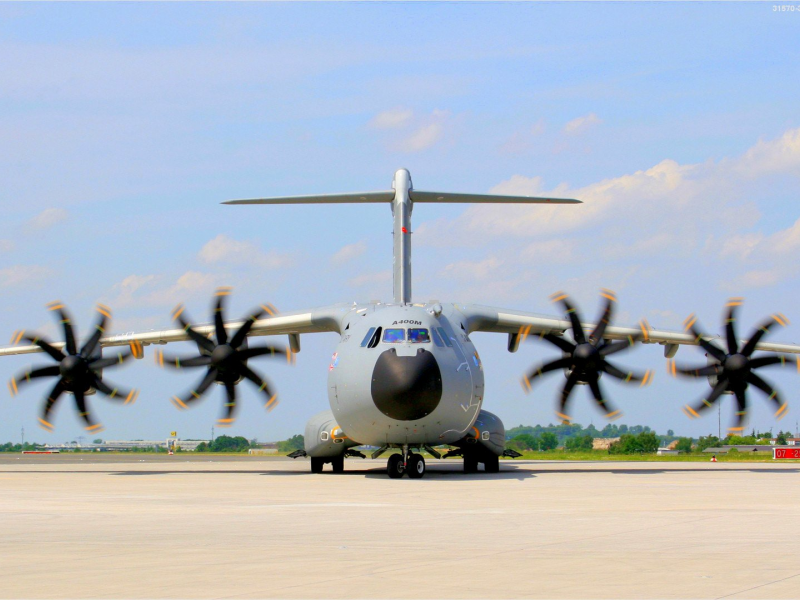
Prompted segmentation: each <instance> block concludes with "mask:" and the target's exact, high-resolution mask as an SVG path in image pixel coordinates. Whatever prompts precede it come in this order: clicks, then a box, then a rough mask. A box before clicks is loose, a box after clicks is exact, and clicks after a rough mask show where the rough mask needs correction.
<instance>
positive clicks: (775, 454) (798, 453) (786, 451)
mask: <svg viewBox="0 0 800 600" xmlns="http://www.w3.org/2000/svg"><path fill="white" fill-rule="evenodd" d="M772 458H775V459H786V458H795V459H800V447H798V448H773V449H772Z"/></svg>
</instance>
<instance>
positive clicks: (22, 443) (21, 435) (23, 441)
mask: <svg viewBox="0 0 800 600" xmlns="http://www.w3.org/2000/svg"><path fill="white" fill-rule="evenodd" d="M20 437H21V438H22V441H21V442H20V445H22V446H24V445H25V426H24V425H23V426H22V431H21V432H20Z"/></svg>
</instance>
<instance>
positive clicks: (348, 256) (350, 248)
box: [331, 240, 367, 266]
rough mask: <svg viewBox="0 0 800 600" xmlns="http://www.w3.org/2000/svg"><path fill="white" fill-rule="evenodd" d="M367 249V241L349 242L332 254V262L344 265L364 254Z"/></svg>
mask: <svg viewBox="0 0 800 600" xmlns="http://www.w3.org/2000/svg"><path fill="white" fill-rule="evenodd" d="M366 251H367V243H366V242H365V241H363V240H362V241H360V242H356V243H355V244H348V245H346V246H344V247H342V248H341V249H340V250H339V251H338V252H337V253H336V254H334V255H333V256H331V263H332V264H334V265H337V266H340V265H343V264H345V263H348V262H350V261H351V260H354V259H356V258H358V257H359V256H362V255H363V254H364V253H365V252H366Z"/></svg>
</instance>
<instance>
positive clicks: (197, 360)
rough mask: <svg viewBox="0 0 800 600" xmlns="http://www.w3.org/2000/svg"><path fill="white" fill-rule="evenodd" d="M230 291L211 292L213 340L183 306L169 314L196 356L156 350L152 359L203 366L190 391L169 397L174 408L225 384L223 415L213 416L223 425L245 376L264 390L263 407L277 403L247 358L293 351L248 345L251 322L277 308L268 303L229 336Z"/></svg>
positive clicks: (180, 366)
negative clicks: (227, 301)
mask: <svg viewBox="0 0 800 600" xmlns="http://www.w3.org/2000/svg"><path fill="white" fill-rule="evenodd" d="M230 293H231V290H230V288H219V289H218V290H217V293H216V294H215V295H216V297H217V301H216V304H215V306H214V335H215V337H216V343H215V342H213V341H212V340H211V339H209V338H208V337H206V336H204V335H203V334H201V333H199V332H198V331H197V330H196V329H195V328H194V327H193V326H192V325H190V324H189V322H188V321H187V320H186V319H185V318H184V316H183V315H184V307H183V305H178V306H177V307H176V308H175V312H174V313H173V315H172V318H173V319H175V320H176V321H178V323H180V325H181V327H183V329H184V330H186V333H187V335H188V336H189V338H191V340H192V341H193V342H194V343H195V344H197V348H198V350H199V351H200V355H199V356H192V357H187V358H181V357H168V356H165V355H164V353H163V352H161V351H158V352H157V353H156V363H157V364H159V365H161V366H165V365H167V366H170V367H173V368H176V369H187V368H198V367H206V368H207V370H206V375H205V377H203V379H202V380H201V381H200V383H199V384H198V385H197V387H195V388H194V389H193V390H192V391H191V392H189V393H188V394H185V395H184V396H183V397H182V398H181V397H178V396H173V397H172V403H173V404H175V406H177V407H178V408H181V409H184V408H188V406H189V404H191V403H192V402H195V401H197V400H199V399H200V398H201V397H202V396H203V394H205V393H206V392H207V391H208V388H209V387H211V384H212V383H214V382H217V383H220V384H223V385H224V386H225V393H226V395H227V399H228V401H227V402H226V403H225V411H224V413H223V416H222V417H221V418H220V419H218V420H217V424H218V425H220V426H222V427H226V426H230V425H231V424H232V423H233V421H234V413H235V412H236V385H237V384H238V383H239V382H240V381H241V380H242V379H248V380H249V381H251V382H252V383H253V384H254V385H256V386H257V387H258V391H259V392H262V393H263V394H264V398H265V400H264V402H265V406H266V408H267V410H272V409H273V408H275V407H276V406H277V404H278V400H277V396H276V395H275V394H273V393H272V390H271V389H270V386H269V384H267V382H266V380H264V379H263V378H262V377H261V376H260V375H258V374H257V373H256V372H255V371H253V370H252V369H251V368H250V367H248V366H247V360H248V359H250V358H255V357H256V356H274V355H276V354H281V355H284V356H286V359H287V361H288V362H289V363H290V364H292V363H294V353H293V352H292V351H291V350H288V351H287V350H284V349H283V348H279V347H275V346H259V347H248V344H247V334H248V332H249V331H250V329H251V328H252V327H253V324H254V323H255V322H256V321H257V320H258V319H259V318H261V316H262V315H263V314H264V313H268V314H269V315H274V314H275V313H276V312H277V311H276V310H275V308H274V307H272V306H270V305H265V306H261V307H260V308H259V309H258V310H257V311H255V312H254V313H252V314H251V315H250V316H249V317H248V318H247V319H246V320H245V322H244V324H243V325H242V326H241V327H240V328H239V330H238V331H236V333H234V334H233V336H232V337H230V338H229V336H228V331H227V330H226V329H225V321H224V316H223V313H224V307H223V305H224V301H225V298H226V297H227V296H229V295H230Z"/></svg>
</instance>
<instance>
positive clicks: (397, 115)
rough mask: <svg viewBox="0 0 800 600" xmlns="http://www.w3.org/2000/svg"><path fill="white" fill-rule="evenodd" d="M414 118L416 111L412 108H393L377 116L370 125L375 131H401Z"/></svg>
mask: <svg viewBox="0 0 800 600" xmlns="http://www.w3.org/2000/svg"><path fill="white" fill-rule="evenodd" d="M413 117H414V111H412V110H411V109H410V108H393V109H391V110H385V111H383V112H380V113H378V114H377V115H375V116H374V117H373V118H372V120H371V121H370V122H369V125H370V127H372V128H374V129H399V128H401V127H405V126H406V125H408V124H409V123H410V122H411V119H412V118H413Z"/></svg>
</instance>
